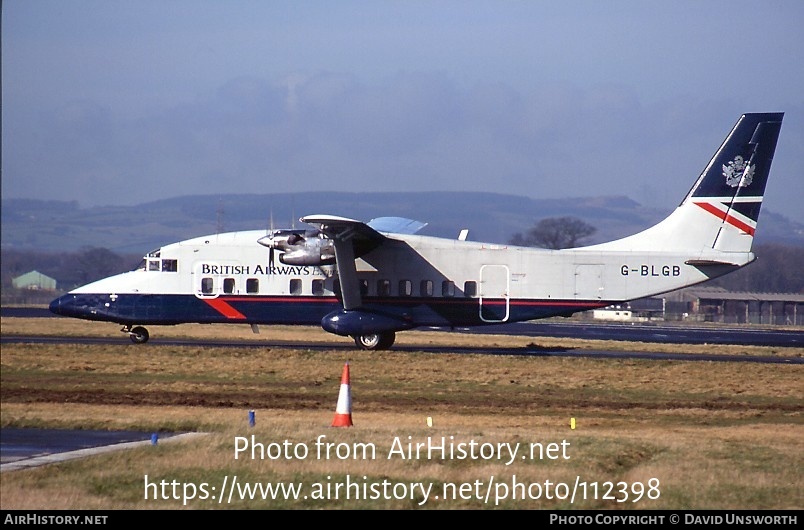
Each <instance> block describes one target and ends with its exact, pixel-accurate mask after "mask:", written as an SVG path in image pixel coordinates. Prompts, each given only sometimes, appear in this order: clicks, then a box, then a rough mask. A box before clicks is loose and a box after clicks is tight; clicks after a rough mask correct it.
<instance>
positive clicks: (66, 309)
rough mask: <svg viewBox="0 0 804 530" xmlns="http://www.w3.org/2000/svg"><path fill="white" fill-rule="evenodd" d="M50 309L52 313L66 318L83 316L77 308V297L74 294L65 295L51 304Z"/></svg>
mask: <svg viewBox="0 0 804 530" xmlns="http://www.w3.org/2000/svg"><path fill="white" fill-rule="evenodd" d="M48 308H49V309H50V312H51V313H55V314H57V315H61V316H64V317H77V316H81V312H80V311H79V308H78V307H77V303H76V296H75V295H72V294H65V295H62V296H60V297H58V298H56V299H55V300H53V301H52V302H50V305H49V306H48Z"/></svg>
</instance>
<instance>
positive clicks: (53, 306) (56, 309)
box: [48, 296, 64, 315]
mask: <svg viewBox="0 0 804 530" xmlns="http://www.w3.org/2000/svg"><path fill="white" fill-rule="evenodd" d="M62 298H64V297H63V296H60V297H58V298H56V299H55V300H53V301H52V302H50V305H49V306H48V309H50V312H51V313H55V314H57V315H60V314H61V299H62Z"/></svg>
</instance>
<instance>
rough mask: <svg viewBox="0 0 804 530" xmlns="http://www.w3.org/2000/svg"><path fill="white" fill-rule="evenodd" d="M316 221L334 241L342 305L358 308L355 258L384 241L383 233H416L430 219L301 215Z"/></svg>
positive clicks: (317, 225)
mask: <svg viewBox="0 0 804 530" xmlns="http://www.w3.org/2000/svg"><path fill="white" fill-rule="evenodd" d="M300 221H301V222H303V223H308V224H311V225H314V226H316V227H317V228H318V230H319V231H320V232H321V233H322V234H323V235H324V236H325V237H326V238H328V239H331V240H332V241H333V244H334V245H335V265H336V267H337V269H338V277H339V279H340V282H341V293H342V296H343V308H344V309H345V310H350V309H356V308H358V307H360V306H361V305H363V300H362V297H361V296H360V284H359V282H358V280H357V266H356V265H355V258H356V257H359V256H361V255H363V254H365V253H367V252H370V251H371V250H374V249H375V248H377V247H378V246H379V245H381V244H382V243H383V242H384V241H385V239H386V236H385V235H383V234H382V233H380V231H382V232H385V233H390V232H394V233H399V234H414V233H416V232H418V231H419V230H421V229H422V228H424V227H425V226H427V223H422V222H420V221H414V220H412V219H405V218H404V217H379V218H376V219H372V220H371V221H369V222H368V223H364V222H362V221H357V220H355V219H349V218H347V217H339V216H337V215H322V214H316V215H307V216H304V217H302V218H301V219H300Z"/></svg>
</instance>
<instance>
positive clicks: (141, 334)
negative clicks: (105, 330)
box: [120, 326, 150, 344]
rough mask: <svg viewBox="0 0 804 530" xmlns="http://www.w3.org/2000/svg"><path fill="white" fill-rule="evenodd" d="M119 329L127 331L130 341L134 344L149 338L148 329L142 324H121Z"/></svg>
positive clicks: (142, 342) (141, 342)
mask: <svg viewBox="0 0 804 530" xmlns="http://www.w3.org/2000/svg"><path fill="white" fill-rule="evenodd" d="M120 331H122V332H123V333H128V336H129V338H130V339H131V342H133V343H134V344H145V343H146V342H148V339H149V338H150V335H149V334H148V330H147V329H145V328H144V327H142V326H134V327H133V328H132V327H131V326H123V328H122V329H121V330H120Z"/></svg>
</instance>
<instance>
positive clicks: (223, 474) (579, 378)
mask: <svg viewBox="0 0 804 530" xmlns="http://www.w3.org/2000/svg"><path fill="white" fill-rule="evenodd" d="M52 320H53V321H54V322H53V324H51V323H50V322H49V323H48V326H47V329H42V328H43V326H42V325H41V323H40V322H37V319H14V318H4V319H2V333H3V335H7V334H22V335H26V334H32V333H42V332H47V333H51V334H57V335H63V334H76V335H84V336H115V334H116V333H117V327H116V326H114V325H110V324H101V323H90V322H85V323H84V322H76V321H72V320H66V319H64V320H62V319H52ZM152 334H153V337H154V339H153V341H152V342H151V343H149V344H146V345H133V344H130V343H128V340H127V339H126V338H125V337H124V336H122V335H120V340H121V343H120V345H98V344H66V345H38V344H5V345H4V346H3V351H2V357H1V360H2V370H0V421H1V425H2V427H4V428H5V427H58V428H82V429H129V430H130V429H134V430H142V431H145V432H160V433H168V432H198V433H203V435H200V436H197V437H194V438H191V439H188V440H186V441H180V442H172V441H171V440H170V439H167V438H165V439H164V441H160V443H159V444H158V445H155V446H153V445H146V446H143V447H140V448H136V449H129V450H125V451H119V452H114V453H108V454H104V455H98V456H93V457H90V458H83V459H79V460H72V461H68V462H64V463H60V464H55V465H50V466H45V467H40V468H35V469H27V470H20V471H13V472H4V473H3V475H2V483H1V484H0V507H2V509H138V510H139V509H252V508H254V509H259V508H272V509H290V510H302V509H305V510H306V509H347V508H358V509H405V510H407V509H485V508H498V509H499V508H502V509H628V510H634V509H637V510H638V509H660V510H665V509H772V510H782V509H801V508H802V507H803V506H804V499H802V470H804V467H803V466H802V464H804V459H802V446H803V445H804V444H803V443H802V440H804V426H803V422H802V410H804V406H803V405H804V403H803V402H802V395H804V385H803V384H802V381H804V379H803V378H802V376H803V375H804V366H802V365H800V364H796V365H783V364H758V363H733V362H706V361H697V362H684V361H650V360H638V359H633V360H600V359H591V358H584V357H582V356H572V355H569V356H566V357H553V356H526V355H521V354H519V353H518V351H519V349H520V348H521V347H523V346H526V345H530V346H531V347H533V346H534V345H535V346H538V347H541V348H544V349H545V350H546V351H550V350H559V349H560V350H566V351H569V352H570V353H571V352H572V351H575V350H578V349H582V348H593V349H620V350H628V349H635V350H640V351H681V352H685V353H693V354H695V353H714V352H713V351H712V350H713V347H711V346H683V345H682V346H678V345H674V346H669V345H652V344H651V345H646V344H631V343H624V342H623V343H620V342H618V343H613V342H610V343H604V342H590V341H577V340H571V339H543V338H538V339H534V338H527V337H506V336H495V335H464V334H456V333H437V332H417V331H413V332H405V333H402V334H400V335H399V337H398V344H404V345H432V344H449V345H458V344H469V345H472V346H474V347H476V348H483V347H495V348H497V347H510V348H511V352H512V354H511V355H483V354H478V355H468V354H433V353H423V352H416V351H412V352H408V351H405V352H399V351H393V350H392V351H387V352H374V353H371V352H363V351H357V350H343V349H340V348H333V349H332V350H329V349H326V348H325V349H323V350H319V349H316V350H307V349H288V348H277V347H265V348H253V347H250V348H246V347H243V348H232V347H214V346H209V347H201V346H169V345H159V344H158V337H161V336H186V337H199V338H211V337H214V338H227V337H229V338H237V339H250V340H256V341H259V340H266V339H273V338H284V339H288V338H298V339H300V340H307V341H311V342H316V343H321V344H343V343H344V341H346V339H339V338H337V337H333V336H331V335H328V334H326V333H325V332H323V331H321V330H319V329H315V328H296V329H294V328H264V329H263V330H262V334H260V335H252V334H251V332H250V331H249V329H248V327H245V326H242V327H241V326H237V327H227V326H194V325H188V326H176V327H171V328H164V329H160V328H154V329H153V330H152ZM719 350H720V351H722V352H723V353H728V354H736V355H741V354H746V355H747V354H751V355H770V356H782V355H783V356H787V357H801V356H802V354H803V353H804V352H802V349H801V348H761V347H738V346H734V347H719ZM346 362H348V363H349V368H350V373H351V381H350V383H351V385H350V394H351V398H352V418H353V422H354V426H353V427H350V428H334V427H331V426H330V425H331V423H332V420H333V418H334V413H335V405H336V402H337V399H338V394H339V390H340V380H341V373H342V370H343V367H344V365H345V363H346ZM249 410H253V411H255V418H256V424H255V425H254V426H249V424H248V411H249ZM428 418H430V424H428ZM573 425H574V428H573ZM428 441H429V443H430V446H431V451H430V452H429V453H428V452H427V450H426V449H427V443H428ZM417 444H423V445H421V446H420V451H419V453H418V454H416V452H415V449H416V447H417ZM442 448H443V450H442ZM239 449H242V451H238V450H239ZM450 449H451V450H452V452H450ZM252 450H254V454H253V457H252V452H251V451H252ZM261 452H262V454H261ZM235 477H236V478H235ZM233 484H234V487H233ZM260 487H261V488H262V489H261V490H260V489H259V488H260ZM269 488H270V489H269ZM274 488H279V489H274ZM282 488H284V489H282ZM221 492H224V493H223V494H222V493H221ZM229 494H231V497H230V496H229ZM573 495H574V498H573ZM155 497H158V498H155ZM164 497H167V498H164ZM222 497H223V500H221V498H222ZM263 497H265V498H263ZM272 497H273V498H272Z"/></svg>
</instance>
